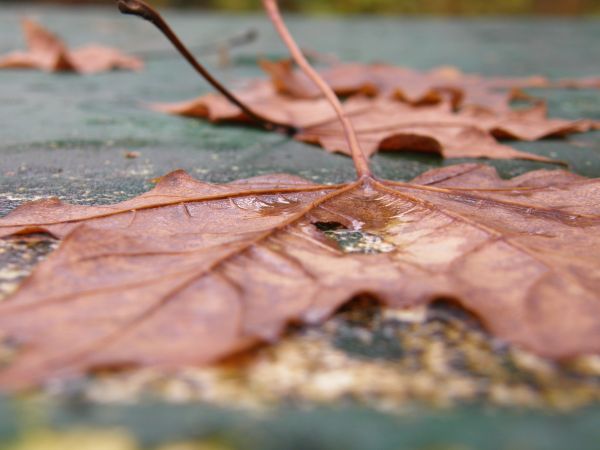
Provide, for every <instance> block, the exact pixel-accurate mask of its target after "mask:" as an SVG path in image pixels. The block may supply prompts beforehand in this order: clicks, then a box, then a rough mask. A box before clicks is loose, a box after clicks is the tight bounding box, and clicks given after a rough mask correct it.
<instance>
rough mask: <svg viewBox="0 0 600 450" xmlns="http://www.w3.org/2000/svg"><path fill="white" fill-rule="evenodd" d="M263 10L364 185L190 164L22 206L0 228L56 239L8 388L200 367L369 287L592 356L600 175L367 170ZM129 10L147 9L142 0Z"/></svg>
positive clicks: (551, 348) (395, 303) (130, 1)
mask: <svg viewBox="0 0 600 450" xmlns="http://www.w3.org/2000/svg"><path fill="white" fill-rule="evenodd" d="M263 3H264V4H265V7H266V9H267V11H268V13H269V15H270V17H271V19H272V21H273V23H274V25H275V26H276V29H277V30H278V32H279V33H280V35H281V36H282V39H283V40H284V42H285V43H286V44H287V45H288V47H289V48H290V51H291V53H292V55H293V56H294V58H295V59H296V60H297V61H298V63H299V64H300V66H301V67H302V68H303V70H305V71H306V72H307V73H308V74H309V76H310V77H311V79H313V80H314V82H315V83H316V84H317V85H318V86H319V87H320V88H321V89H322V90H323V92H324V94H325V96H326V98H327V99H328V100H329V101H330V102H331V104H332V106H333V107H334V108H335V110H336V111H337V113H338V114H339V120H340V122H341V123H342V124H343V125H344V129H345V132H346V134H347V136H348V141H349V144H348V145H349V147H350V148H351V152H352V157H353V161H354V163H355V167H356V171H357V179H356V181H354V182H350V183H346V184H342V185H319V184H313V183H311V182H309V181H306V180H304V179H302V178H299V177H295V176H292V175H286V174H280V175H266V176H261V177H255V178H251V179H248V180H239V181H235V182H232V183H229V184H223V185H215V184H208V183H203V182H200V181H197V180H194V179H193V178H191V177H190V176H188V175H187V174H185V173H184V172H182V171H177V172H174V173H171V174H169V175H167V176H165V177H163V178H162V179H161V180H160V182H159V183H158V184H157V186H156V187H155V188H154V189H153V190H151V191H149V192H147V193H145V194H143V195H141V196H139V197H136V198H134V199H131V200H128V201H125V202H123V203H119V204H116V205H110V206H76V205H67V204H64V203H61V202H60V201H58V200H56V199H54V200H52V199H50V200H40V201H36V202H31V203H28V204H25V205H23V206H21V207H19V208H17V209H16V210H15V211H13V212H12V213H11V214H9V215H8V216H7V217H5V218H3V219H0V236H13V235H17V234H30V233H40V232H44V233H50V234H52V235H54V236H55V237H57V238H59V239H61V240H62V243H61V245H60V247H59V249H58V250H57V251H55V252H54V253H53V254H52V255H51V256H50V257H49V258H48V259H47V260H46V261H44V262H42V263H41V264H40V265H39V266H38V267H37V268H36V269H35V270H34V272H33V274H32V275H31V276H30V277H29V278H28V279H27V280H26V281H25V282H24V283H23V284H22V285H21V286H20V288H19V290H18V291H17V292H15V293H14V294H13V295H12V296H11V297H10V298H8V299H7V301H6V302H4V303H2V304H0V338H2V339H4V340H5V341H6V342H8V343H10V345H12V346H13V347H14V348H15V358H14V360H12V361H11V362H10V363H9V364H7V365H6V367H4V368H3V369H1V370H0V385H1V386H3V387H4V388H15V387H22V386H28V385H31V384H36V383H40V382H43V381H45V380H48V379H49V378H52V377H56V376H67V375H78V374H82V373H85V372H89V371H91V370H94V369H98V368H106V367H112V368H114V367H132V366H143V365H153V366H160V367H167V368H177V367H181V366H183V365H188V364H208V363H211V362H214V361H217V360H220V359H222V358H224V357H227V356H229V355H231V354H233V353H236V352H239V351H241V350H243V349H246V348H249V347H251V346H254V345H256V344H258V343H261V342H265V341H267V342H271V341H273V340H275V339H277V338H278V337H279V336H280V335H281V334H282V333H283V332H284V330H285V328H286V326H287V325H288V324H290V323H292V322H299V323H302V322H319V321H322V320H324V319H325V318H327V317H328V316H329V315H330V314H332V313H333V312H334V311H335V310H336V309H337V308H339V307H340V306H341V305H342V304H344V303H345V302H347V301H348V300H350V299H351V298H352V297H353V296H356V295H359V294H369V295H371V296H373V297H375V298H377V299H379V300H380V301H381V302H382V303H384V304H385V305H387V306H388V307H392V308H404V307H408V306H414V305H420V304H427V303H429V302H431V301H434V300H436V299H440V298H445V299H452V300H454V301H456V302H458V303H459V304H461V305H462V306H463V307H464V308H466V309H468V310H470V311H472V312H474V313H475V314H476V315H477V316H478V317H479V318H480V319H481V320H482V321H483V323H484V324H485V325H486V326H487V327H488V329H489V330H490V331H492V332H493V333H495V334H496V335H497V336H499V337H501V338H503V339H505V340H507V341H509V342H511V343H513V344H515V345H518V346H522V347H524V348H527V349H529V350H532V351H535V352H537V353H539V354H540V355H543V356H548V357H551V358H557V359H559V358H567V357H570V356H574V355H579V354H583V353H598V352H600V294H599V293H600V264H599V263H600V261H599V258H600V257H599V256H598V255H600V206H599V205H600V202H599V201H598V200H599V199H600V180H597V179H594V180H592V179H586V178H584V177H579V176H577V175H575V174H572V173H569V172H566V171H535V172H530V173H528V174H525V175H522V176H520V177H517V178H514V179H512V180H507V181H505V180H502V179H500V178H499V177H498V175H497V174H496V172H495V170H494V169H493V168H490V167H487V166H483V165H476V164H463V165H457V166H451V167H446V168H443V169H436V170H432V171H429V172H426V173H425V174H423V175H421V176H419V177H417V178H416V179H415V180H413V181H412V182H409V183H404V182H395V181H388V180H381V179H378V178H376V177H374V176H373V175H372V174H371V172H370V169H369V166H368V162H367V157H366V155H365V154H364V152H363V151H362V150H361V148H360V145H359V140H358V139H357V137H356V135H355V133H354V131H353V128H352V125H351V122H350V120H349V118H348V117H347V116H346V114H345V112H344V110H343V108H342V106H341V104H340V103H339V101H337V99H336V98H335V95H334V94H333V92H332V91H331V90H330V89H329V88H328V87H327V85H326V84H325V83H324V82H323V81H322V80H321V79H320V78H319V76H318V74H316V72H314V70H313V69H312V68H311V67H310V66H309V65H308V63H307V62H306V60H305V59H304V57H303V56H302V54H301V53H300V51H299V49H298V47H297V46H296V44H295V43H294V42H293V40H292V38H291V36H290V35H289V33H288V32H287V29H286V28H285V26H284V24H283V22H282V20H281V18H280V16H279V11H278V9H277V5H276V3H275V1H273V0H264V2H263ZM121 8H122V10H124V11H126V12H130V13H136V14H140V15H143V16H144V17H147V18H150V19H154V18H155V16H154V15H153V14H154V12H153V11H152V10H151V9H149V7H148V6H147V5H146V4H145V3H143V2H141V1H139V0H121Z"/></svg>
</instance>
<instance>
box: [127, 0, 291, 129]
mask: <svg viewBox="0 0 600 450" xmlns="http://www.w3.org/2000/svg"><path fill="white" fill-rule="evenodd" d="M117 5H118V7H119V11H121V12H122V13H123V14H131V15H134V16H138V17H141V18H143V19H145V20H147V21H149V22H151V23H152V24H153V25H154V26H156V27H157V28H158V29H159V30H160V31H161V32H162V33H163V34H164V35H165V37H166V38H167V39H168V40H169V41H170V42H171V44H173V46H174V47H175V48H176V49H177V51H179V53H180V54H181V56H183V57H184V58H185V59H186V60H187V62H188V63H190V65H191V66H192V67H193V68H194V69H195V70H196V72H198V73H199V74H200V75H202V77H203V78H204V79H205V80H206V81H208V82H209V83H210V84H211V85H212V86H213V87H214V88H215V89H216V90H217V91H219V92H220V93H221V94H223V96H225V98H227V99H228V100H229V101H230V102H231V103H233V104H234V105H236V106H237V107H238V108H240V109H241V110H242V112H243V113H244V114H246V116H248V117H249V118H250V119H251V120H253V121H254V122H256V123H257V124H258V125H260V126H261V127H263V128H265V129H267V130H270V131H280V132H283V133H285V134H288V135H293V134H295V133H296V132H297V131H298V130H297V129H296V128H295V127H293V126H291V125H288V124H284V123H279V122H276V121H273V120H271V119H269V118H267V117H264V116H263V115H261V114H258V113H256V112H255V111H253V110H252V109H251V108H250V107H249V106H247V105H246V104H245V103H244V102H243V101H241V100H240V99H239V98H238V97H237V96H236V95H235V94H233V93H232V92H231V91H229V90H228V89H227V88H226V87H225V86H223V85H222V84H221V83H220V82H219V81H218V80H217V79H216V78H215V77H213V76H212V75H211V74H210V72H208V70H206V68H204V66H202V64H200V63H199V62H198V61H197V60H196V58H195V57H194V55H192V53H191V52H190V51H189V50H188V49H187V47H186V46H185V45H184V44H183V43H182V42H181V40H180V39H179V37H177V35H176V34H175V33H174V32H173V30H172V29H171V27H170V26H169V25H168V24H167V22H166V21H165V20H164V19H163V18H162V17H161V15H160V14H159V13H158V12H157V11H156V10H155V9H154V8H152V7H151V6H150V5H148V4H147V3H146V2H144V1H142V0H117Z"/></svg>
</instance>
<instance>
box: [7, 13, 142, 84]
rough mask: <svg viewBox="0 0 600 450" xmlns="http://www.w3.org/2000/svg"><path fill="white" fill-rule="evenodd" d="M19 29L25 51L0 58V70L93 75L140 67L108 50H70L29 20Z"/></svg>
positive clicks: (136, 61) (132, 59) (90, 47)
mask: <svg viewBox="0 0 600 450" xmlns="http://www.w3.org/2000/svg"><path fill="white" fill-rule="evenodd" d="M22 27H23V33H24V35H25V39H26V41H27V49H28V50H27V51H26V52H22V51H16V52H13V53H9V54H7V55H5V56H4V57H2V58H0V69H39V70H43V71H46V72H78V73H84V74H93V73H98V72H106V71H109V70H114V69H125V70H140V69H141V68H142V67H143V62H142V61H141V60H140V59H138V58H136V57H133V56H128V55H126V54H124V53H122V52H121V51H119V50H117V49H114V48H110V47H105V46H100V45H88V46H86V47H81V48H78V49H75V50H69V49H68V48H67V46H66V45H65V44H64V43H63V42H62V41H61V40H60V38H58V37H57V36H56V35H55V34H53V33H51V32H50V31H48V30H46V29H44V28H43V27H42V26H41V25H40V24H38V23H37V22H35V21H33V20H31V19H24V20H23V21H22Z"/></svg>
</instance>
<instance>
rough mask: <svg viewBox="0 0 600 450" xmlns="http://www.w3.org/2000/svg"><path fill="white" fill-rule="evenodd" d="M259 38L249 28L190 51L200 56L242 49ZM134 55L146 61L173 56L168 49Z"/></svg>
mask: <svg viewBox="0 0 600 450" xmlns="http://www.w3.org/2000/svg"><path fill="white" fill-rule="evenodd" d="M257 36H258V32H257V31H256V30H255V29H253V28H249V29H247V30H245V31H243V32H242V33H239V34H235V35H233V36H230V37H228V38H225V39H223V40H222V41H215V42H210V43H208V44H203V45H198V46H197V47H189V46H188V50H189V51H190V53H191V52H193V53H196V54H200V55H203V54H209V53H215V52H217V51H219V50H220V49H221V48H226V49H231V48H234V47H241V46H243V45H246V44H250V43H251V42H254V41H255V40H256V37H257ZM133 54H134V55H135V56H138V57H140V58H144V59H163V58H169V57H171V56H173V53H172V52H171V51H169V50H168V49H166V50H163V49H148V50H140V51H137V52H133Z"/></svg>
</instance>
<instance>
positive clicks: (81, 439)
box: [2, 429, 139, 450]
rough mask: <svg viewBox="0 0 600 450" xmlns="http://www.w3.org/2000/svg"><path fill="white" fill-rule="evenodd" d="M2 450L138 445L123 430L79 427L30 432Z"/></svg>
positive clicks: (118, 449) (129, 449)
mask: <svg viewBox="0 0 600 450" xmlns="http://www.w3.org/2000/svg"><path fill="white" fill-rule="evenodd" d="M2 450H139V447H138V445H137V444H136V442H135V440H134V439H133V438H131V437H130V436H129V435H128V434H127V433H125V432H123V431H118V430H112V431H97V430H88V429H81V430H75V431H68V432H64V433H60V432H53V431H48V430H46V431H35V432H31V433H28V434H26V435H25V436H23V437H22V438H20V439H19V440H18V441H17V442H14V443H12V444H8V446H6V447H4V448H3V449H2Z"/></svg>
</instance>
